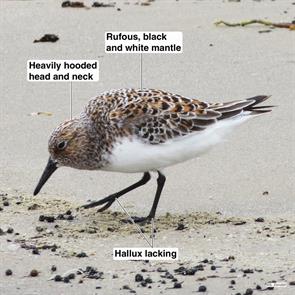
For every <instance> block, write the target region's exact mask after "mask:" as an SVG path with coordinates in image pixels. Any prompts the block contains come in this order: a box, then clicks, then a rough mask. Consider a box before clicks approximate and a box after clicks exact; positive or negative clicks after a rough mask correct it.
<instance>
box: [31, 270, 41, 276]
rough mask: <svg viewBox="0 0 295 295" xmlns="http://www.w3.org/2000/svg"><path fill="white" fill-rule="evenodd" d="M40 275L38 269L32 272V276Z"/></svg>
mask: <svg viewBox="0 0 295 295" xmlns="http://www.w3.org/2000/svg"><path fill="white" fill-rule="evenodd" d="M38 275H39V272H38V270H36V269H32V270H31V272H30V277H37V276H38Z"/></svg>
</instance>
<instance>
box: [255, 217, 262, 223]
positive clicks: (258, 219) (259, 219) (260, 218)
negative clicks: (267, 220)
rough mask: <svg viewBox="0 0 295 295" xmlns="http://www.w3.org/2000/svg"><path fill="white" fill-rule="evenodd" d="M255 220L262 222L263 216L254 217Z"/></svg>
mask: <svg viewBox="0 0 295 295" xmlns="http://www.w3.org/2000/svg"><path fill="white" fill-rule="evenodd" d="M255 222H264V218H263V217H258V218H256V219H255Z"/></svg>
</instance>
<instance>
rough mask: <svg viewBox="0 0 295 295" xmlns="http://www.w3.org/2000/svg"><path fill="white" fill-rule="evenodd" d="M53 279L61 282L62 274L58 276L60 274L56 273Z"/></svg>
mask: <svg viewBox="0 0 295 295" xmlns="http://www.w3.org/2000/svg"><path fill="white" fill-rule="evenodd" d="M54 280H55V281H56V282H61V281H62V276H60V275H56V276H55V277H54Z"/></svg>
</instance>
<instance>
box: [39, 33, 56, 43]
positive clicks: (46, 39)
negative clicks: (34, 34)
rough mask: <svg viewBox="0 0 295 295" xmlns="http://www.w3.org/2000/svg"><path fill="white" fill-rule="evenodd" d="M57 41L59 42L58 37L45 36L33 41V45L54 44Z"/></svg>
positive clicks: (52, 35)
mask: <svg viewBox="0 0 295 295" xmlns="http://www.w3.org/2000/svg"><path fill="white" fill-rule="evenodd" d="M58 40H59V38H58V36H56V35H54V34H45V35H44V36H42V37H41V38H40V39H36V40H34V43H37V42H56V41H58Z"/></svg>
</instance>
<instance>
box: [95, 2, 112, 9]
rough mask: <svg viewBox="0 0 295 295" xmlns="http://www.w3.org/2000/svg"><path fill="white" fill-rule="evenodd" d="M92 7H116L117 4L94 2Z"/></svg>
mask: <svg viewBox="0 0 295 295" xmlns="http://www.w3.org/2000/svg"><path fill="white" fill-rule="evenodd" d="M92 7H97V8H98V7H115V3H103V2H93V4H92Z"/></svg>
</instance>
